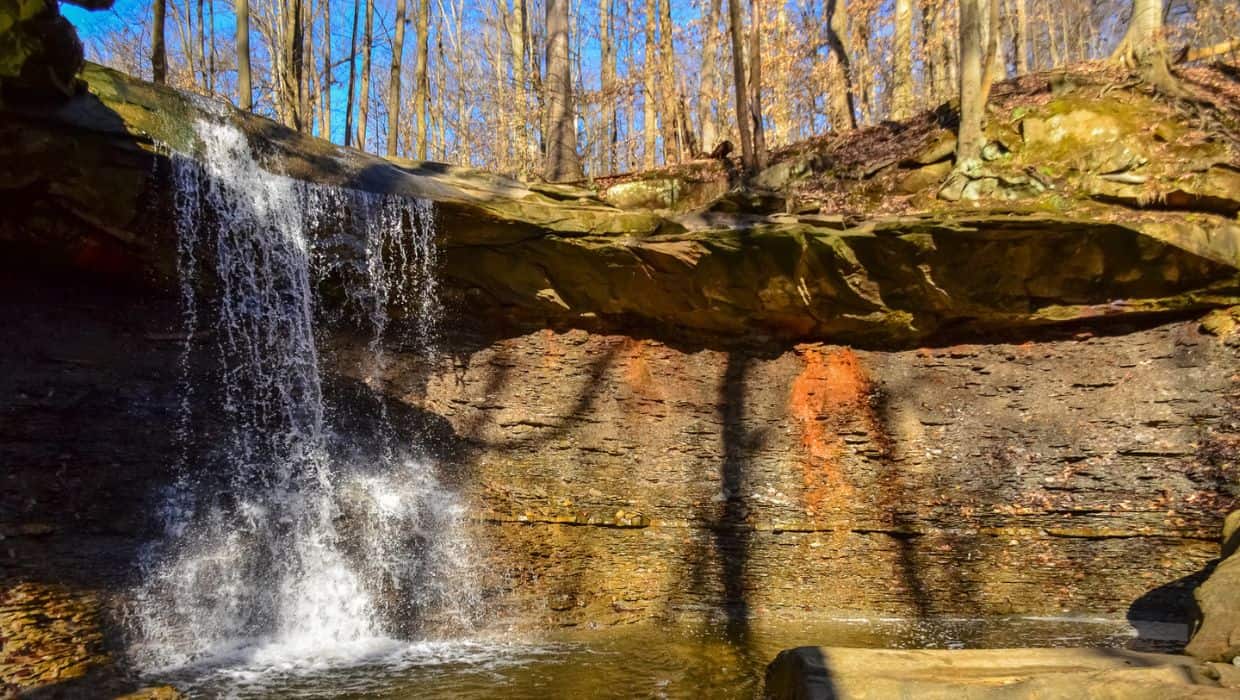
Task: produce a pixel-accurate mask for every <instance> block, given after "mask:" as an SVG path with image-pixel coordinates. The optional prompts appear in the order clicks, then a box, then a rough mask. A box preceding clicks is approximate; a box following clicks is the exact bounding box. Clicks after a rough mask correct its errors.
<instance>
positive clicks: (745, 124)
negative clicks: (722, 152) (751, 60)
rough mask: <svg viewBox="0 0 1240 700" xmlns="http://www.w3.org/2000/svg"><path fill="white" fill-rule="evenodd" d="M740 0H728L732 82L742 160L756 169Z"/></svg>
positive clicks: (747, 167)
mask: <svg viewBox="0 0 1240 700" xmlns="http://www.w3.org/2000/svg"><path fill="white" fill-rule="evenodd" d="M741 22H742V19H741V2H740V0H728V24H729V26H728V34H729V35H730V36H731V39H732V82H733V86H734V87H735V89H736V129H737V131H739V132H740V137H741V162H742V163H744V165H745V169H746V170H749V171H752V170H753V169H754V156H753V137H752V135H751V134H750V132H749V99H748V97H747V96H746V90H745V53H744V52H745V48H744V41H743V39H742V36H743V32H744V31H745V30H744V27H743V26H742V25H741Z"/></svg>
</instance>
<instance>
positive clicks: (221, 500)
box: [130, 122, 1179, 698]
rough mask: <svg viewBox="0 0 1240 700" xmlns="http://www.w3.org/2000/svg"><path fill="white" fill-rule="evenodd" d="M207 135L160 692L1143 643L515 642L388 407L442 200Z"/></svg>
mask: <svg viewBox="0 0 1240 700" xmlns="http://www.w3.org/2000/svg"><path fill="white" fill-rule="evenodd" d="M196 132H197V135H198V137H199V139H200V141H201V142H202V144H203V149H204V151H203V153H202V157H201V159H199V160H194V159H190V158H182V157H174V159H173V163H174V173H173V175H174V180H175V183H176V192H177V195H176V206H175V212H174V215H175V217H176V221H177V230H178V235H179V253H180V256H179V272H180V277H181V285H182V286H181V295H182V302H183V309H184V332H185V346H184V353H183V358H182V377H183V379H182V386H181V392H182V395H183V396H184V402H183V405H182V407H181V415H180V422H179V424H180V426H181V428H180V435H179V436H178V437H179V438H180V439H179V443H180V444H181V445H182V451H181V453H180V454H179V455H178V456H177V457H176V459H177V465H176V468H177V474H178V477H177V479H176V482H175V484H173V486H172V487H171V488H169V489H168V491H167V493H166V494H165V506H164V509H163V523H164V531H163V536H162V537H161V538H160V539H159V540H158V541H157V542H154V543H152V544H151V546H150V547H149V549H148V550H147V551H146V552H145V556H144V559H143V569H142V573H143V583H142V584H141V586H140V587H139V589H138V590H137V591H136V592H135V594H134V596H133V597H134V600H135V604H134V606H133V610H132V611H131V612H132V615H131V619H132V622H133V624H132V630H131V632H132V644H131V650H130V651H131V656H132V660H133V661H134V663H135V665H136V666H137V667H138V668H139V669H140V670H142V671H143V672H144V674H145V675H146V676H147V678H149V679H152V680H155V681H163V682H171V683H173V684H175V685H176V686H177V687H178V688H180V689H182V690H183V691H185V692H186V693H187V694H188V695H189V696H191V697H256V698H291V697H332V698H335V697H346V698H347V697H379V698H419V697H428V696H433V697H441V698H495V697H504V698H550V697H592V698H593V697H712V698H714V697H721V698H727V697H752V696H753V695H754V694H755V692H757V690H758V688H759V687H760V683H761V677H762V669H763V667H764V666H765V664H766V663H767V662H768V661H769V660H770V659H771V658H772V657H773V656H774V655H775V654H776V653H777V652H778V651H779V650H781V649H784V648H788V647H791V646H798V645H802V644H831V645H843V646H866V647H874V646H893V647H926V646H929V647H995V646H1080V645H1102V646H1126V645H1131V644H1132V643H1133V641H1134V632H1133V630H1132V628H1130V627H1129V626H1128V625H1127V624H1126V623H1123V622H1122V621H1117V620H1079V619H1064V620H1055V619H1021V618H1013V619H1003V620H993V619H992V620H936V621H929V622H910V621H907V620H898V619H889V620H883V619H857V620H843V619H834V620H819V621H817V622H806V621H805V620H804V619H799V618H798V619H795V620H783V621H781V620H761V621H755V624H754V625H753V626H752V628H751V629H750V630H748V631H747V632H746V634H745V635H744V636H743V637H741V638H738V637H737V636H736V634H735V630H732V631H731V633H730V634H731V636H729V634H726V633H725V632H724V630H721V629H714V628H710V627H693V628H689V627H683V626H682V627H661V626H655V625H653V624H647V625H634V626H630V627H622V628H615V629H610V630H578V631H574V630H564V631H560V632H555V633H546V634H542V635H538V636H530V635H518V634H515V633H507V634H506V633H497V632H495V631H494V627H495V624H494V623H492V624H488V623H487V620H486V617H485V614H484V611H483V610H482V606H481V604H480V602H479V600H480V597H481V596H480V593H479V591H478V586H477V584H476V583H475V580H476V576H475V572H476V569H477V566H478V564H477V563H476V562H477V561H478V560H479V559H480V557H479V556H478V552H476V551H475V549H474V545H473V544H472V543H471V542H470V541H469V539H468V538H467V537H465V536H464V535H463V532H464V530H465V528H464V523H463V518H464V508H463V504H462V503H460V502H459V500H458V498H457V497H456V495H455V494H454V493H453V492H452V491H451V490H450V489H448V488H446V487H445V486H444V484H443V482H442V480H441V479H440V476H439V474H438V473H437V471H436V465H435V464H434V463H433V462H432V461H430V460H429V459H427V458H426V456H425V453H424V450H422V449H421V448H422V446H420V445H418V444H417V442H416V439H414V438H411V437H410V436H409V435H400V434H397V431H396V430H394V429H393V427H392V426H391V424H390V422H389V421H388V419H387V413H386V408H385V404H384V399H383V398H382V395H381V392H378V391H372V390H374V389H377V382H378V381H380V379H379V378H380V377H381V376H382V375H383V368H384V362H385V359H384V347H385V345H386V344H387V343H388V342H391V341H392V340H393V339H392V338H391V337H390V336H391V335H392V333H394V332H395V331H394V324H392V323H391V322H390V321H391V318H392V312H393V311H399V312H400V314H401V316H402V317H403V318H405V319H412V323H409V322H405V323H401V324H399V326H400V328H401V329H402V330H401V332H402V333H405V334H406V336H405V337H401V338H398V339H396V340H397V341H399V342H400V343H401V345H402V346H403V347H405V348H414V349H416V350H417V351H419V352H423V353H427V354H433V353H435V352H436V341H435V339H436V337H437V328H438V327H439V325H440V324H441V323H442V322H443V319H442V313H441V310H440V305H439V303H438V301H437V294H436V285H435V264H436V251H435V247H434V210H433V208H432V207H431V205H430V204H429V203H427V202H421V201H416V200H404V199H398V198H394V197H381V196H375V195H370V194H365V193H362V192H356V191H351V190H347V189H339V188H328V187H322V186H310V185H306V184H304V183H300V182H297V181H294V180H292V179H290V178H286V177H282V176H280V175H278V174H272V173H271V172H269V171H267V170H265V169H264V168H263V167H261V166H260V162H259V159H256V158H255V155H254V154H253V152H252V150H251V147H250V145H249V143H248V142H247V140H246V138H245V136H244V135H243V134H241V133H240V132H238V131H236V130H235V129H233V128H231V127H227V126H222V125H219V124H215V123H208V122H202V123H199V124H197V125H196ZM324 290H331V293H332V294H333V297H332V299H333V303H332V304H331V305H330V306H331V307H332V308H331V309H328V308H326V307H327V306H328V305H326V304H323V303H322V301H323V299H322V298H321V297H322V295H323V294H325V292H324ZM328 316H330V317H331V318H330V319H329V320H330V321H332V322H333V323H336V322H344V323H350V324H352V325H354V326H355V327H360V328H362V329H363V331H364V332H367V333H369V335H370V342H369V344H368V346H367V347H368V351H367V352H366V353H365V358H364V359H363V360H362V363H363V364H364V365H365V366H364V367H361V368H360V370H361V371H360V374H361V376H363V377H365V378H366V379H365V381H364V382H363V384H366V385H367V387H368V388H367V389H366V390H367V391H372V393H373V397H372V398H373V403H374V404H375V405H376V406H378V410H377V412H376V418H374V419H373V420H371V421H370V422H369V423H368V425H369V428H368V429H367V430H365V431H364V432H362V433H354V432H352V431H353V430H355V427H353V426H356V425H357V424H358V421H356V420H349V418H351V417H350V416H348V415H347V412H348V411H349V409H348V408H347V407H346V406H341V405H334V404H333V402H332V401H331V400H329V399H328V398H326V397H327V396H329V394H330V392H328V391H326V390H325V379H324V373H323V370H322V365H323V364H324V363H323V362H322V360H321V358H320V341H319V338H318V337H317V333H318V330H319V328H320V327H321V325H322V324H323V322H324V320H325V318H327V317H328ZM204 357H205V358H207V359H206V360H204V359H203V358H204ZM204 363H205V364H204ZM346 425H347V426H350V427H349V428H348V429H346V428H344V427H343V426H346ZM220 426H222V427H220ZM431 619H433V620H435V621H436V622H437V624H436V625H435V626H433V627H431V626H423V625H422V624H421V622H422V621H423V620H431ZM1178 633H1179V631H1178V630H1171V631H1170V632H1168V633H1165V634H1163V635H1162V637H1164V638H1166V639H1168V640H1172V641H1170V642H1169V644H1170V645H1174V644H1175V641H1174V640H1175V638H1176V637H1177V636H1178ZM1154 636H1155V637H1158V636H1159V635H1157V634H1156V635H1154ZM1146 644H1147V648H1149V646H1150V645H1149V643H1148V642H1146ZM1153 646H1154V647H1157V643H1155V644H1154V645H1153Z"/></svg>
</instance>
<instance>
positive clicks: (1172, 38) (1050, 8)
mask: <svg viewBox="0 0 1240 700" xmlns="http://www.w3.org/2000/svg"><path fill="white" fill-rule="evenodd" d="M66 14H67V15H68V16H69V17H70V19H72V20H73V21H74V22H75V23H76V24H77V25H78V27H79V30H80V32H81V34H82V38H83V40H84V42H85V44H86V47H87V56H88V58H90V59H92V60H94V61H97V62H99V63H103V64H105V65H109V66H112V67H114V68H117V69H120V70H123V71H125V72H127V73H130V74H133V75H137V76H141V77H145V78H148V79H155V80H156V81H157V82H167V83H168V84H170V85H172V86H175V87H178V88H182V89H186V90H191V91H195V92H199V93H203V94H207V95H213V96H217V97H223V98H225V99H228V100H230V101H231V102H232V103H234V104H236V105H238V106H239V107H241V108H243V109H252V110H253V111H255V112H257V113H259V114H263V115H266V116H270V117H272V118H273V119H276V120H278V121H280V122H282V123H284V124H286V125H288V126H290V127H293V128H296V129H298V130H301V131H303V132H306V133H311V134H314V135H317V136H320V137H323V138H327V139H331V140H332V141H335V142H336V143H341V144H346V145H352V146H354V147H359V148H364V149H365V150H368V151H371V152H375V153H380V154H385V155H389V156H400V157H406V158H413V159H420V160H426V159H430V160H436V161H442V162H447V163H453V164H462V165H470V166H475V167H481V168H486V169H489V170H494V171H499V172H507V173H515V174H520V175H542V176H544V177H547V178H548V179H553V180H571V179H577V178H579V177H582V176H585V177H599V176H605V175H610V174H615V173H621V172H629V171H634V170H638V169H649V168H653V167H658V166H660V165H670V164H676V163H681V162H685V161H688V160H692V159H694V158H697V157H701V156H702V155H704V154H707V153H710V152H711V151H712V149H715V148H716V147H717V146H719V145H720V144H721V143H723V142H725V141H726V142H728V145H735V146H736V147H737V152H738V153H739V152H741V151H744V153H743V154H742V155H743V157H744V159H745V162H746V165H751V166H752V165H757V164H760V163H754V162H753V161H755V160H760V158H761V157H762V153H764V152H765V150H766V149H768V148H775V147H779V146H783V145H787V144H791V143H795V142H797V141H801V140H804V139H806V138H809V137H811V136H816V135H820V134H823V133H827V132H832V131H835V132H839V131H843V130H847V129H851V128H856V127H858V126H865V125H871V124H876V123H880V122H883V121H886V120H898V119H904V118H907V117H909V116H911V115H913V114H915V113H916V112H918V111H920V110H924V109H927V108H933V107H935V106H937V105H940V104H943V103H945V102H948V101H951V100H953V99H957V98H958V96H959V95H960V94H961V85H962V77H963V78H964V79H965V80H966V81H974V82H978V81H987V82H985V83H984V84H985V85H989V82H993V81H995V80H1002V79H1004V78H1005V77H1009V76H1015V75H1022V74H1025V73H1029V72H1032V71H1039V70H1047V69H1053V68H1057V67H1062V66H1067V65H1071V64H1077V63H1080V62H1084V61H1095V60H1112V61H1121V62H1127V63H1130V64H1137V63H1141V62H1143V61H1145V60H1146V57H1145V56H1144V54H1143V53H1142V52H1141V51H1138V50H1135V49H1134V47H1137V48H1139V46H1138V45H1139V44H1140V41H1137V42H1136V43H1135V44H1134V43H1133V36H1134V32H1136V33H1138V34H1142V35H1144V36H1153V37H1156V38H1157V39H1158V46H1159V47H1160V48H1159V51H1161V52H1164V53H1166V54H1167V55H1168V56H1170V60H1171V61H1174V60H1178V59H1184V58H1188V59H1190V60H1191V59H1197V58H1213V57H1216V56H1218V55H1220V54H1228V53H1231V54H1233V55H1234V53H1235V52H1236V51H1237V44H1236V42H1235V41H1234V38H1235V37H1236V36H1237V34H1238V28H1240V4H1237V3H1236V2H1234V0H1135V1H1134V0H787V1H785V2H777V1H776V0H478V1H474V0H235V2H229V0H118V3H117V5H116V6H115V7H113V8H112V9H111V10H108V11H106V12H103V13H88V12H85V11H82V10H78V9H77V8H66ZM962 18H963V19H964V21H965V23H966V24H965V26H963V27H962V25H961V20H962ZM970 22H972V23H974V24H975V25H976V26H975V27H973V30H974V32H973V33H972V34H970V31H969V30H970V26H969V23H970ZM161 27H162V29H161ZM962 28H963V29H964V30H965V31H963V32H962V31H961V30H962ZM733 30H735V31H733ZM161 36H162V41H160V40H159V37H161ZM962 38H964V39H965V45H964V46H962V43H961V41H962ZM968 44H974V45H975V48H976V49H977V51H975V52H973V53H976V56H974V55H972V54H971V53H970V51H969V46H968ZM962 49H964V50H962ZM247 57H248V64H249V69H248V70H246V69H245V64H246V63H247ZM1164 65H1165V63H1164ZM1130 67H1133V68H1136V66H1135V65H1133V66H1130ZM979 71H980V74H979V75H976V76H973V73H976V72H979ZM979 84H980V83H979ZM974 97H979V96H974ZM980 98H981V104H982V105H984V104H985V91H984V90H983V92H982V93H981V94H980ZM972 101H973V102H976V100H972ZM970 102H971V101H970V99H969V98H968V97H966V99H965V100H964V105H963V107H964V109H965V110H966V111H968V110H969V109H970ZM738 104H739V105H740V106H741V109H737V106H738ZM972 109H973V110H974V112H976V110H977V109H979V108H978V107H977V106H976V105H974V106H973V107H972ZM738 125H740V126H739V127H738ZM966 140H967V139H966V138H965V137H964V136H962V145H964V144H965V141H966Z"/></svg>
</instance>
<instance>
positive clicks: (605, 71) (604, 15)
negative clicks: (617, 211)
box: [598, 0, 718, 173]
mask: <svg viewBox="0 0 1240 700" xmlns="http://www.w3.org/2000/svg"><path fill="white" fill-rule="evenodd" d="M717 1H718V0H716V2H717ZM614 6H615V0H601V2H600V4H599V10H598V42H599V66H600V70H599V87H600V88H601V89H602V104H603V116H602V119H603V149H604V153H603V159H602V160H603V168H604V169H605V170H606V172H607V173H614V172H616V142H617V140H619V138H620V126H619V118H618V116H617V110H616V104H617V101H618V99H619V95H617V94H616V46H615V44H614V43H612V36H611V15H612V12H613V11H614Z"/></svg>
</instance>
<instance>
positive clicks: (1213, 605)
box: [1185, 511, 1240, 662]
mask: <svg viewBox="0 0 1240 700" xmlns="http://www.w3.org/2000/svg"><path fill="white" fill-rule="evenodd" d="M1238 531H1240V511H1235V512H1233V513H1232V514H1231V515H1229V516H1227V520H1226V522H1225V524H1224V525H1223V555H1222V557H1223V558H1222V561H1221V562H1220V563H1219V565H1218V566H1217V567H1216V568H1215V569H1214V571H1213V572H1212V573H1211V574H1210V578H1208V579H1206V582H1205V583H1203V584H1201V586H1200V587H1198V588H1197V590H1195V591H1193V598H1194V600H1195V601H1196V604H1197V623H1196V626H1195V630H1194V631H1193V638H1192V641H1190V642H1189V643H1188V648H1187V649H1185V651H1187V652H1188V653H1189V654H1192V655H1193V656H1195V657H1197V658H1199V659H1202V660H1204V661H1224V662H1227V661H1232V660H1233V659H1236V658H1240V554H1236V546H1237V540H1240V535H1238V534H1237V532H1238Z"/></svg>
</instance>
